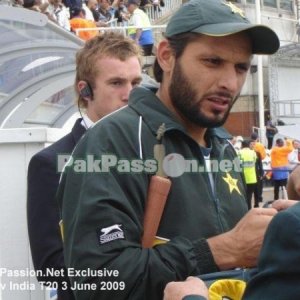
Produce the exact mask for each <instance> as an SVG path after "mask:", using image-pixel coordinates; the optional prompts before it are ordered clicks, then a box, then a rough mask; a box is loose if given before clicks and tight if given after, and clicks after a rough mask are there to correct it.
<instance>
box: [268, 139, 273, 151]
mask: <svg viewBox="0 0 300 300" xmlns="http://www.w3.org/2000/svg"><path fill="white" fill-rule="evenodd" d="M267 140H268V149H269V150H270V149H271V148H272V146H273V137H267Z"/></svg>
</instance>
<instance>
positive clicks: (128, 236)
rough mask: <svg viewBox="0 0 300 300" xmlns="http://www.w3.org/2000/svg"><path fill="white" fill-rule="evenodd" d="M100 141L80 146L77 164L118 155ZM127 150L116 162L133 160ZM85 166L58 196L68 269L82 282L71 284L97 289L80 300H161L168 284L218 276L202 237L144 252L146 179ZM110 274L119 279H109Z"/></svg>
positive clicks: (75, 169)
mask: <svg viewBox="0 0 300 300" xmlns="http://www.w3.org/2000/svg"><path fill="white" fill-rule="evenodd" d="M89 134H91V132H89ZM88 136H89V135H88ZM88 136H85V139H86V138H88ZM97 138H98V140H99V139H100V140H102V143H100V142H98V141H97V139H96V138H95V137H90V145H89V146H87V144H88V143H87V142H85V143H82V141H81V142H80V144H79V145H78V146H77V148H76V149H75V152H74V154H73V155H74V156H73V159H74V161H76V157H87V155H86V154H87V153H89V154H90V155H93V157H94V158H96V157H97V158H99V159H100V158H101V154H102V153H105V152H106V153H108V152H109V153H118V152H117V151H118V150H117V149H116V148H117V147H116V148H114V149H113V148H110V147H109V148H107V147H106V145H105V142H104V138H103V139H101V137H100V138H99V137H97ZM114 138H115V139H118V137H115V136H114ZM129 147H130V145H128V147H127V148H126V147H123V153H122V154H123V156H120V155H119V156H118V154H117V155H116V156H117V157H130V156H127V154H128V155H130V154H129V153H125V152H126V151H127V150H126V149H128V148H129ZM96 155H98V156H96ZM99 155H100V157H99ZM131 155H132V152H131ZM79 166H80V167H79ZM84 166H86V165H85V163H84V162H83V161H81V162H80V160H78V161H77V163H75V164H73V166H71V167H68V168H67V171H66V172H67V173H66V174H65V178H64V181H63V182H64V184H63V185H62V186H60V189H59V193H58V195H60V196H59V199H58V200H59V201H60V202H61V203H62V216H63V222H64V236H65V240H64V243H65V244H64V245H65V248H64V249H65V261H66V265H67V267H68V268H69V271H71V270H72V269H75V270H81V271H79V272H78V273H77V275H78V276H72V275H70V280H71V282H72V284H76V283H80V284H87V285H88V286H89V285H92V284H95V285H96V288H95V289H92V287H90V288H88V289H85V290H79V289H76V290H75V291H74V293H75V295H76V299H100V298H101V299H103V300H105V299H114V300H118V299H130V300H135V299H136V300H140V299H151V300H155V299H162V297H163V290H164V287H165V285H166V283H167V282H169V281H174V280H184V279H185V278H186V277H187V276H189V275H198V274H200V273H205V272H213V271H216V270H217V268H216V265H215V263H214V261H213V258H212V254H211V252H210V250H209V247H208V245H207V243H206V240H205V239H201V238H200V237H199V240H197V241H190V240H188V239H186V238H183V237H176V238H174V239H172V240H171V241H169V242H168V243H166V244H163V245H157V246H156V247H154V248H151V249H143V248H142V247H141V236H142V232H143V228H142V221H143V213H144V205H145V199H146V195H147V188H148V181H149V177H148V175H147V174H144V173H139V174H132V173H129V172H123V173H122V172H120V170H119V171H116V170H115V169H111V170H110V171H109V172H103V171H99V169H98V170H96V169H95V170H94V172H85V171H84V170H83V169H84ZM81 167H83V169H82V168H81ZM61 197H62V198H61ZM112 228H115V230H114V231H112V230H110V229H112ZM84 270H85V271H86V270H90V273H86V272H85V271H84ZM107 270H109V272H115V273H117V275H116V276H114V275H111V273H110V275H108V274H107V272H106V271H107ZM91 272H94V273H91ZM105 272H106V276H105V275H104V274H103V273H105ZM74 275H75V273H74ZM111 284H112V285H114V288H110V285H111Z"/></svg>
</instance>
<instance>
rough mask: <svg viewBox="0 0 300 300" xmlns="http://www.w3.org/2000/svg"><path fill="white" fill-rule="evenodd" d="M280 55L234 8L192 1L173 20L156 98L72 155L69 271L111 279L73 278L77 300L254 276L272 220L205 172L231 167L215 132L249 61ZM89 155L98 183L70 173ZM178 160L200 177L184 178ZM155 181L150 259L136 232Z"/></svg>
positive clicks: (272, 37) (235, 176)
mask: <svg viewBox="0 0 300 300" xmlns="http://www.w3.org/2000/svg"><path fill="white" fill-rule="evenodd" d="M278 48H279V40H278V37H277V35H276V33H275V32H274V31H273V30H272V29H270V28H269V27H266V26H262V25H259V24H257V25H255V24H251V23H250V22H249V21H248V19H247V18H245V16H244V14H243V12H242V11H240V10H238V9H237V7H235V6H234V4H232V3H230V2H228V3H226V2H224V1H222V0H209V1H207V0H190V1H188V2H187V3H185V4H184V5H182V6H181V7H180V8H179V10H178V11H177V12H175V14H174V15H173V16H172V17H171V19H170V21H169V23H168V25H167V27H166V32H165V38H164V39H163V40H161V42H160V43H159V45H158V47H157V56H156V61H155V65H154V74H155V78H156V80H157V81H158V82H159V83H160V86H159V89H158V90H157V92H156V93H153V92H152V91H150V90H148V89H145V88H140V87H136V88H135V89H133V90H132V92H131V94H130V99H129V102H128V106H127V107H125V108H123V109H121V110H119V111H117V112H115V113H113V114H111V115H109V116H107V117H106V118H103V119H102V120H100V121H99V122H97V124H95V126H93V128H91V129H90V130H89V131H88V133H87V134H86V135H85V136H84V138H83V139H82V140H81V141H80V142H79V143H78V145H77V146H76V148H75V149H74V152H73V154H72V158H73V162H72V163H70V164H69V165H68V167H67V168H66V170H65V172H64V174H63V176H62V181H61V184H60V186H59V190H58V201H59V203H60V206H61V207H62V221H63V225H64V237H65V239H64V250H65V251H64V253H65V259H66V265H67V266H68V267H70V268H75V269H78V270H86V269H91V270H94V271H97V270H104V269H105V268H107V269H109V270H117V272H118V274H119V275H118V276H117V277H115V278H114V277H109V276H107V277H106V278H104V277H101V274H99V273H98V274H95V273H94V276H93V274H90V276H84V275H83V274H82V275H79V276H78V277H76V278H73V279H72V282H75V281H76V282H80V283H82V284H88V285H91V284H94V286H95V289H93V290H91V289H89V290H87V289H86V290H76V291H75V293H76V297H77V299H79V300H80V299H101V300H106V299H114V300H121V299H130V300H140V299H145V300H146V299H151V300H158V299H162V297H163V289H164V286H165V285H166V283H167V282H169V281H172V280H176V279H178V278H182V279H184V278H187V277H188V276H191V275H198V274H206V273H210V272H214V271H218V270H228V269H234V268H236V267H242V266H244V267H245V266H247V267H251V266H255V265H256V264H257V258H258V254H259V252H260V249H261V244H262V239H263V236H264V233H265V230H266V228H267V225H268V224H269V222H270V221H271V220H272V218H273V216H274V215H275V214H276V213H277V211H276V209H274V208H255V209H251V210H250V211H248V208H247V203H246V199H245V185H244V181H243V178H242V174H241V172H240V169H239V168H237V169H236V168H229V169H227V168H226V167H225V168H224V167H221V166H220V168H218V170H212V169H211V172H206V170H203V168H202V167H205V166H208V167H209V166H210V162H213V163H214V162H217V163H218V165H219V162H223V161H228V162H231V163H232V162H233V161H237V160H238V158H237V155H236V152H235V150H234V149H233V147H232V146H231V145H230V144H229V142H228V139H229V138H230V137H231V135H229V134H228V133H227V132H226V131H225V129H223V128H222V127H221V126H222V125H223V124H224V122H225V121H226V119H227V117H228V115H229V113H230V110H231V108H232V106H233V105H234V103H235V101H236V100H237V99H238V96H239V95H240V92H241V90H242V87H243V84H244V83H245V80H246V78H247V75H248V71H249V69H250V66H251V60H252V57H253V54H257V53H259V54H272V53H275V52H276V51H277V50H278ZM164 152H165V155H166V156H165V157H164V155H163V154H164ZM107 154H109V156H107ZM87 155H90V156H92V157H95V158H96V157H97V159H98V158H101V157H102V159H103V158H104V163H103V164H102V171H101V170H95V172H88V171H87V169H86V171H85V170H82V171H83V172H77V171H76V170H77V168H76V166H77V163H80V160H82V158H85V157H87ZM90 156H89V157H90ZM156 157H157V158H158V159H159V160H160V161H161V160H162V161H163V162H165V168H164V171H162V170H161V169H160V168H158V169H157V159H155V158H156ZM110 158H111V159H112V160H110ZM164 158H166V159H164ZM107 159H108V161H107ZM185 160H189V161H190V160H192V162H195V163H198V164H200V167H201V169H202V170H203V171H201V169H200V171H198V169H197V170H196V171H191V172H185ZM96 162H97V161H96ZM102 162H103V161H102ZM107 163H108V164H107ZM109 166H111V168H109ZM168 166H169V167H170V169H169V168H168ZM172 166H174V168H172ZM177 166H179V167H178V168H177ZM103 167H104V169H103ZM174 169H175V170H174ZM157 170H158V171H159V173H158V174H157V177H158V178H157V177H155V176H153V175H154V174H156V171H157ZM178 171H180V173H179V174H178ZM214 172H216V173H214ZM167 175H169V180H168V179H167V178H162V177H164V176H167ZM158 179H160V180H159V181H158V182H159V183H162V182H164V183H167V186H166V185H164V186H165V187H166V188H170V191H169V192H167V191H165V192H166V194H167V199H166V206H165V207H164V211H163V214H162V218H161V220H160V224H159V227H158V230H157V233H156V236H157V237H156V238H153V242H152V239H151V242H152V245H150V248H149V247H145V246H143V245H142V237H143V232H144V224H143V220H144V218H145V210H146V206H147V203H148V202H147V201H148V200H149V199H148V196H149V189H150V191H153V189H152V187H153V183H154V184H155V183H157V181H155V180H158ZM163 179H165V180H163ZM166 181H167V182H166ZM169 184H171V186H170V185H169ZM154 188H155V186H154ZM156 190H157V188H156ZM147 199H148V200H147ZM146 212H149V210H148V209H147V210H146ZM155 241H157V242H160V243H158V244H155ZM151 246H153V247H151ZM112 280H114V281H115V282H116V281H118V282H122V285H120V289H116V290H113V291H112V290H101V289H100V284H103V283H107V282H108V281H110V282H111V281H112ZM121 289H122V290H121Z"/></svg>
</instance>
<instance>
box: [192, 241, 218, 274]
mask: <svg viewBox="0 0 300 300" xmlns="http://www.w3.org/2000/svg"><path fill="white" fill-rule="evenodd" d="M193 244H194V252H195V255H196V257H195V258H196V260H197V267H198V270H199V275H200V274H206V273H212V272H218V271H219V268H218V266H217V265H216V263H215V260H214V257H213V255H212V253H211V251H210V248H209V245H208V243H207V241H206V239H203V238H202V239H199V240H196V241H194V242H193Z"/></svg>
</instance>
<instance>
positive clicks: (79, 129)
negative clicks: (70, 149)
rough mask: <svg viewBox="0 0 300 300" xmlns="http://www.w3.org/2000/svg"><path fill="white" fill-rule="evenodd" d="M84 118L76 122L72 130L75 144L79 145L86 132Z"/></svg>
mask: <svg viewBox="0 0 300 300" xmlns="http://www.w3.org/2000/svg"><path fill="white" fill-rule="evenodd" d="M81 121H82V118H79V119H77V120H76V122H75V124H74V126H73V128H72V136H73V139H74V141H75V144H77V143H78V141H79V140H80V138H81V137H82V136H83V135H84V133H85V132H86V129H85V128H84V127H83V126H82V125H81Z"/></svg>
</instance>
